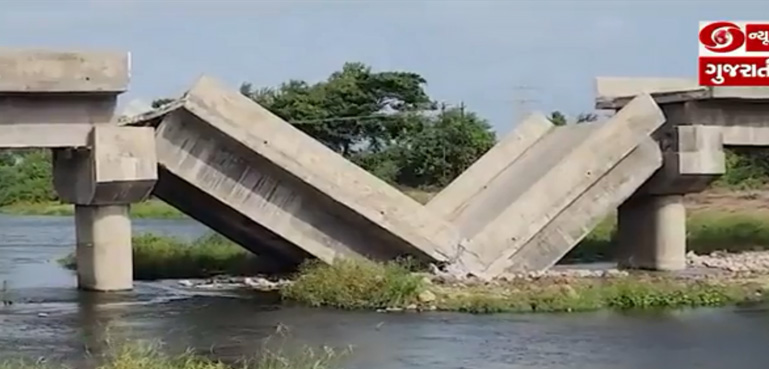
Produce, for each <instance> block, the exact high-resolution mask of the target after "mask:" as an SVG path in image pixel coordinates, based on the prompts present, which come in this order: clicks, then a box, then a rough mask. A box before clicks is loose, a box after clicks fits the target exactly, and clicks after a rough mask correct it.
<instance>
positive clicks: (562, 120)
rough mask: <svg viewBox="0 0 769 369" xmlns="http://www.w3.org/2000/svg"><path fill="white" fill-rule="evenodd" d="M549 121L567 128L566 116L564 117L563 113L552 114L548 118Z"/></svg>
mask: <svg viewBox="0 0 769 369" xmlns="http://www.w3.org/2000/svg"><path fill="white" fill-rule="evenodd" d="M547 119H549V120H550V121H551V122H552V123H553V124H555V125H556V126H565V125H566V116H565V115H563V113H561V112H560V111H558V110H556V111H554V112H552V113H550V116H549V117H547Z"/></svg>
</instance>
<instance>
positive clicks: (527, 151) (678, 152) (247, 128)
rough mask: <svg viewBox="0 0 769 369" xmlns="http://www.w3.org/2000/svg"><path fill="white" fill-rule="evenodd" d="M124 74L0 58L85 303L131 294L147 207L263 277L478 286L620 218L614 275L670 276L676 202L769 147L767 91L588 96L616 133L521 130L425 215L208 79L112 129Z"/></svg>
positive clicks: (7, 114) (17, 120)
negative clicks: (737, 157)
mask: <svg viewBox="0 0 769 369" xmlns="http://www.w3.org/2000/svg"><path fill="white" fill-rule="evenodd" d="M128 65H129V60H128V56H127V55H123V54H113V53H61V52H52V51H39V50H4V51H2V52H0V100H1V101H2V103H0V147H14V148H17V147H43V148H50V149H52V150H53V153H54V184H55V188H56V190H57V192H58V193H59V194H60V197H61V198H62V200H63V201H66V202H69V203H73V204H75V207H76V215H75V218H76V219H75V221H76V230H77V238H78V244H77V258H78V276H79V283H80V286H81V287H82V288H86V289H95V290H104V291H106V290H121V289H129V288H131V280H132V274H131V265H130V258H131V245H130V220H129V218H128V211H127V209H128V207H129V205H130V204H131V203H135V202H138V201H142V200H144V199H146V198H147V197H148V196H150V195H154V196H156V197H158V198H160V199H162V200H164V201H165V202H167V203H169V204H170V205H172V206H174V207H176V208H178V209H179V210H181V211H182V212H184V213H186V214H188V215H189V216H190V217H192V218H194V219H197V220H198V221H200V222H201V223H204V224H206V225H207V226H209V227H210V228H212V229H214V230H216V231H217V232H219V233H221V234H222V235H224V236H226V237H228V238H230V239H232V240H233V241H235V242H237V243H238V244H240V245H242V246H243V247H245V248H247V249H249V250H250V251H252V252H254V253H256V254H258V255H260V257H263V258H265V259H267V260H270V264H271V265H273V266H274V267H275V269H276V270H278V269H280V270H285V269H291V268H294V267H296V265H297V264H298V263H300V262H301V261H303V260H305V259H307V258H318V259H321V260H323V261H325V262H328V263H333V262H334V260H336V259H337V258H340V257H341V258H347V257H365V258H370V259H374V260H390V259H394V258H397V257H399V256H403V255H409V256H413V257H415V258H417V259H419V260H422V261H425V262H433V263H442V264H450V265H451V266H452V267H454V268H457V269H458V270H461V271H462V272H463V273H468V274H473V275H476V276H479V277H482V278H493V277H496V276H499V275H501V274H503V273H509V272H520V271H537V270H544V269H547V268H549V267H551V266H552V265H554V264H555V263H556V262H558V260H560V259H561V258H562V257H563V256H564V255H565V254H566V253H567V252H568V251H569V250H570V249H571V248H573V247H574V246H575V245H576V244H577V243H578V242H579V241H580V240H581V239H582V238H584V237H585V236H586V235H587V234H588V232H590V231H591V230H592V228H594V227H595V226H596V225H597V224H598V223H599V222H600V221H602V220H603V219H604V218H605V217H607V216H609V215H611V214H612V213H613V212H614V211H615V210H617V209H618V212H619V215H618V221H619V222H618V226H619V232H618V241H619V246H620V251H621V252H620V254H619V256H620V260H619V262H620V264H621V265H623V266H626V267H631V268H650V269H661V270H676V269H682V268H684V267H685V249H686V231H685V222H684V221H685V210H684V208H683V204H682V201H681V198H682V195H683V194H685V193H690V192H697V191H701V190H702V189H704V188H705V186H706V185H707V184H708V183H709V182H710V181H712V180H713V179H715V178H717V176H718V175H720V174H722V173H723V172H724V156H723V146H724V145H745V144H751V145H769V124H766V123H765V122H764V120H765V118H763V117H764V116H766V115H765V113H764V110H763V109H765V108H764V107H766V106H769V105H767V104H761V102H766V99H767V98H769V92H763V90H757V89H750V90H739V89H733V88H732V89H729V90H726V89H723V88H703V87H699V86H697V85H696V83H695V84H692V83H690V82H688V81H685V80H670V79H667V80H661V79H655V80H647V79H599V80H598V84H597V87H598V97H597V100H596V101H597V103H596V107H597V108H600V109H613V110H616V114H614V115H613V116H612V117H611V118H609V119H607V120H605V121H599V122H591V123H584V124H577V125H567V126H560V127H556V126H554V125H553V124H552V123H551V122H550V121H549V120H547V119H546V118H545V117H544V116H543V115H541V114H532V115H530V116H528V117H527V118H526V119H525V120H524V121H523V122H520V123H519V124H518V125H517V126H516V128H515V129H514V130H513V131H512V132H511V133H509V134H508V135H507V136H506V137H504V138H503V139H502V140H501V141H500V142H499V143H497V144H496V146H494V147H493V148H492V149H491V150H489V151H488V152H487V153H486V154H485V155H483V156H482V157H481V158H480V159H479V160H478V161H477V162H476V163H474V164H473V165H472V166H471V167H469V168H468V169H467V171H465V172H464V173H463V174H462V175H460V176H459V177H458V178H456V179H455V180H454V181H453V182H452V183H451V184H450V185H449V186H448V187H446V188H445V189H443V191H441V192H440V193H439V194H438V195H437V196H435V197H434V198H433V199H432V200H431V201H430V202H429V203H427V204H426V205H422V204H420V203H418V202H416V201H415V200H413V199H411V198H410V197H408V196H406V195H405V194H403V193H401V192H400V191H399V190H397V189H396V188H394V187H392V186H390V185H389V184H387V183H385V182H384V181H382V180H380V179H378V178H377V177H375V176H374V175H372V174H370V173H368V172H366V171H365V170H363V169H362V168H359V167H357V166H356V165H354V164H353V163H351V162H350V161H348V160H346V159H345V158H343V157H342V156H341V155H339V154H337V153H336V152H334V151H332V150H331V149H329V148H327V147H326V146H324V145H323V144H321V143H320V142H318V141H316V140H315V139H313V138H312V137H310V136H308V135H306V134H305V133H303V132H302V131H300V130H298V129H297V128H295V127H293V126H292V125H291V124H289V123H287V122H285V121H283V120H281V119H280V118H279V117H277V116H276V115H274V114H272V113H270V112H269V111H267V110H266V109H264V108H262V107H261V106H259V105H258V104H256V103H255V102H253V101H252V100H251V99H249V98H247V97H245V96H243V95H242V94H240V93H239V92H238V91H237V90H233V89H229V88H227V87H226V86H224V85H223V84H222V83H221V82H219V81H217V80H215V79H213V78H211V77H207V76H204V77H201V78H200V79H199V80H198V81H196V83H195V84H194V85H193V86H192V87H191V88H190V89H189V90H188V91H187V92H186V93H185V94H184V95H183V96H182V97H181V98H180V99H178V100H177V101H175V102H173V103H170V104H168V105H165V106H163V107H161V108H159V109H157V110H154V111H151V112H147V113H144V114H141V115H138V116H133V117H129V118H127V119H122V120H119V119H117V117H116V116H115V114H114V108H115V106H116V101H117V96H118V95H119V94H120V93H121V92H123V91H125V89H126V87H127V83H128V74H129V70H128ZM764 94H766V96H764ZM764 127H766V128H764ZM764 138H765V139H766V141H761V139H764Z"/></svg>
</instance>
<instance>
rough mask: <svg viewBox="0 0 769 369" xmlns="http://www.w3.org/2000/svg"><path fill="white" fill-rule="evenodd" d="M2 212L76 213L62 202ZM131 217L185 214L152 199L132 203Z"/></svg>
mask: <svg viewBox="0 0 769 369" xmlns="http://www.w3.org/2000/svg"><path fill="white" fill-rule="evenodd" d="M0 213H3V214H9V215H43V216H69V215H73V214H74V213H75V207H74V206H73V205H71V204H63V203H60V202H54V201H50V202H38V203H15V204H11V205H6V206H3V207H0ZM131 217H133V218H151V219H182V218H185V217H186V215H184V214H183V213H182V212H180V211H179V210H176V208H174V207H172V206H170V205H168V204H166V203H164V202H163V201H160V200H156V199H151V200H147V201H144V202H140V203H137V204H132V205H131Z"/></svg>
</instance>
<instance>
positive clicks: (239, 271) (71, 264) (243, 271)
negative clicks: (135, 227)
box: [60, 234, 257, 280]
mask: <svg viewBox="0 0 769 369" xmlns="http://www.w3.org/2000/svg"><path fill="white" fill-rule="evenodd" d="M60 262H61V264H62V265H64V266H65V267H66V268H68V269H73V270H74V269H76V268H77V265H76V260H75V256H74V255H73V254H70V255H68V256H66V257H64V258H63V259H61V260H60ZM133 265H134V278H135V279H138V280H155V279H174V278H207V277H212V276H215V275H222V274H227V275H248V274H253V273H254V271H255V270H256V269H257V260H256V257H255V256H254V255H253V254H251V253H250V252H247V251H246V250H244V249H243V248H242V247H240V246H238V245H236V244H234V243H232V242H231V241H229V240H227V239H226V238H224V237H222V236H220V235H218V234H210V235H207V236H204V237H201V238H200V239H197V240H195V241H192V242H185V241H184V240H180V239H177V238H173V237H166V236H158V235H154V234H145V235H141V236H137V237H134V238H133Z"/></svg>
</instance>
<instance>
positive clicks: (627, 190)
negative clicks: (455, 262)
mask: <svg viewBox="0 0 769 369" xmlns="http://www.w3.org/2000/svg"><path fill="white" fill-rule="evenodd" d="M661 165H662V154H661V152H660V149H659V145H657V142H656V141H654V140H653V139H651V138H648V137H647V138H646V139H644V140H643V142H642V143H641V144H640V145H639V146H638V147H636V148H635V149H634V150H633V152H631V153H630V155H628V156H627V157H625V158H624V159H622V160H621V161H620V162H619V164H617V166H616V167H614V168H612V169H611V171H610V172H609V173H607V174H606V175H604V176H603V177H602V178H601V179H599V180H598V181H597V182H596V183H595V184H594V185H593V186H591V187H590V188H589V189H588V190H587V191H585V193H583V194H582V195H580V196H579V197H578V198H577V199H576V200H575V201H574V202H573V203H572V204H571V205H569V207H567V208H566V209H564V210H563V211H562V212H561V213H560V214H558V215H557V216H556V217H555V218H554V219H553V220H552V221H551V222H550V223H548V224H547V226H545V227H544V228H543V229H542V230H541V231H539V232H538V233H537V234H536V236H534V237H533V238H532V239H531V241H529V242H527V243H526V244H525V245H524V246H522V247H521V248H520V249H519V250H518V251H517V252H516V253H515V254H513V255H511V256H510V258H509V259H508V260H509V264H508V265H509V266H508V267H507V269H506V271H507V272H508V273H521V272H530V271H542V270H546V269H548V268H550V267H552V266H553V265H555V264H556V263H557V262H558V261H559V260H561V258H563V257H564V256H565V255H566V254H567V253H568V252H569V250H571V249H572V248H573V247H574V246H576V245H577V244H578V243H579V242H580V241H582V239H584V238H585V236H587V235H588V233H590V231H591V230H592V229H593V228H595V227H596V226H597V225H598V224H599V223H600V222H601V221H603V220H604V219H605V218H606V217H607V216H608V215H609V214H611V212H613V211H614V210H615V209H616V208H617V207H618V206H620V205H621V204H622V203H623V202H624V201H625V200H627V199H628V198H629V197H630V196H631V195H632V194H633V193H634V192H635V191H636V190H637V189H638V188H639V187H640V186H641V185H643V183H644V182H645V181H646V180H648V179H649V178H650V177H651V176H652V175H653V174H654V172H655V171H657V169H659V168H660V166H661Z"/></svg>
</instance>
